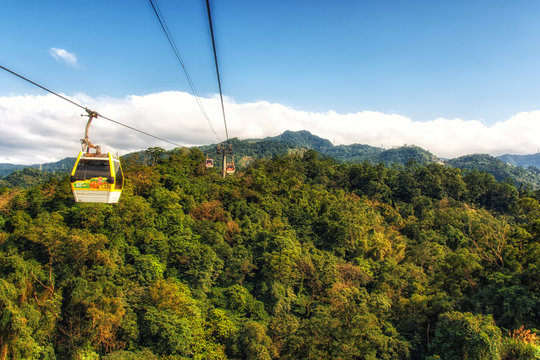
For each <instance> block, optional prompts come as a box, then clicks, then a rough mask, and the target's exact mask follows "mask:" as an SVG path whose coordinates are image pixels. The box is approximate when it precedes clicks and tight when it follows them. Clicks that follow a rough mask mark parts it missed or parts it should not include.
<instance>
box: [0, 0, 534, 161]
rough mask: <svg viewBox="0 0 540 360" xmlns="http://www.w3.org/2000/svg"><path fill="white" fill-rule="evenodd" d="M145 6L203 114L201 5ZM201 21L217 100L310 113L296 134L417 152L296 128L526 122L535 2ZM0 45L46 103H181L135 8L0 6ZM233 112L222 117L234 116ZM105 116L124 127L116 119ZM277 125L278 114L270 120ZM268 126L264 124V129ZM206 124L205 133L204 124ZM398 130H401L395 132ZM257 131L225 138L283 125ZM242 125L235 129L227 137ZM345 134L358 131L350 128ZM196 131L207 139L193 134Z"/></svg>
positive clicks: (238, 4) (173, 72) (315, 5)
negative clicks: (164, 97) (160, 99)
mask: <svg viewBox="0 0 540 360" xmlns="http://www.w3.org/2000/svg"><path fill="white" fill-rule="evenodd" d="M158 3H159V6H160V7H161V10H162V12H163V14H164V16H165V19H166V21H167V23H168V25H169V28H170V31H171V33H172V35H173V37H174V39H175V41H176V44H177V46H178V49H179V51H180V53H181V55H182V57H183V59H184V61H185V64H186V66H187V68H188V71H189V72H190V75H191V77H192V79H193V81H194V83H195V86H196V88H197V90H198V93H199V94H200V95H201V96H202V97H205V98H208V101H209V102H212V99H213V96H214V95H215V93H216V92H217V85H216V79H215V73H214V68H213V63H212V54H211V43H210V36H209V30H208V24H207V20H206V13H205V8H204V1H203V0H184V1H173V0H159V2H158ZM212 9H213V16H214V27H215V32H216V41H217V47H218V55H219V59H220V67H221V72H222V83H223V90H224V93H225V95H226V96H228V97H229V101H230V102H231V104H236V105H237V106H239V105H242V104H257V103H258V104H259V105H260V104H266V103H269V104H273V105H276V106H278V105H279V106H283V109H282V110H276V109H274V110H273V111H271V113H272V114H274V115H275V114H279V113H280V111H281V112H283V111H291V112H292V113H295V112H305V113H307V114H312V115H313V116H307V115H306V116H304V115H302V116H300V118H302V119H301V120H299V117H298V116H296V117H295V119H296V122H295V121H293V120H290V121H292V122H290V123H291V124H292V125H291V127H292V128H293V129H300V128H302V127H305V128H307V129H308V130H311V131H314V132H315V133H318V135H320V136H323V137H326V138H329V139H331V140H332V139H333V138H336V137H337V138H338V142H339V140H341V142H343V143H351V142H364V143H371V144H373V145H375V144H379V145H380V144H383V145H385V146H396V145H399V144H400V143H402V142H411V141H417V142H418V144H419V145H421V146H427V147H428V149H430V148H429V147H430V146H429V143H428V142H426V143H424V142H422V140H421V139H420V140H418V139H416V138H414V137H413V138H411V137H410V136H398V135H396V136H395V138H390V139H385V138H384V134H378V135H377V136H372V137H371V138H367V137H365V136H364V137H362V136H358V137H357V138H347V137H345V136H342V133H343V131H341V132H340V131H338V130H339V129H338V130H336V131H337V132H336V133H333V131H332V130H328V128H325V129H326V130H323V128H317V127H313V126H310V124H311V118H313V117H314V118H317V116H319V115H321V114H328V113H334V112H335V113H336V114H338V115H340V116H342V118H346V117H347V115H348V114H358V113H364V114H368V113H373V114H375V113H376V114H382V115H381V116H378V117H375V118H373V119H374V120H372V121H385V120H384V119H387V118H389V117H392V116H394V117H395V116H398V117H402V118H404V119H407V120H410V122H411V124H413V125H414V126H417V127H420V128H425V126H424V125H425V124H429V123H430V122H431V123H433V122H436V121H437V120H438V119H446V120H448V121H451V120H454V121H455V120H460V121H462V122H464V123H466V125H467V126H472V127H473V128H476V127H477V125H478V123H479V124H480V125H481V126H484V127H485V128H486V129H488V130H489V129H492V128H493V127H496V126H497V125H498V124H501V123H505V122H507V121H509V119H512V118H513V117H515V116H516V115H517V114H523V113H527V114H529V115H530V116H529V117H528V119H529V120H528V122H531V123H535V122H536V120H537V119H538V118H537V116H538V114H537V113H535V111H538V110H540V105H539V100H540V86H539V85H538V84H540V46H538V45H539V44H538V42H539V39H540V2H539V1H532V0H523V1H518V2H509V1H498V0H495V1H427V0H424V1H420V0H418V1H405V0H401V1H397V0H394V1H390V0H389V1H381V0H373V1H339V0H337V1H317V0H311V1H307V0H288V1H286V0H273V1H270V0H260V1H253V0H251V1H243V0H237V1H224V0H213V1H212ZM0 44H1V45H2V51H1V53H0V64H1V65H3V66H5V67H8V68H10V69H12V70H15V71H17V72H19V73H21V74H23V75H25V76H28V77H29V78H31V79H33V80H34V81H37V82H39V83H41V84H43V85H45V86H47V87H49V88H51V89H53V90H55V91H58V92H62V93H64V94H67V95H69V96H74V97H77V96H79V97H78V99H80V101H81V102H83V101H84V100H86V101H88V102H90V103H92V104H93V103H95V104H96V105H97V104H99V105H101V106H112V105H111V104H113V103H115V102H116V103H118V102H122V101H124V100H125V99H126V97H129V96H133V95H136V96H141V97H144V96H147V95H152V94H159V93H162V92H168V91H177V92H189V87H188V84H187V81H186V79H185V76H184V74H183V72H182V71H181V69H180V66H179V64H178V62H177V60H176V58H175V57H174V55H173V52H172V50H171V48H170V47H169V44H168V42H167V40H166V38H165V36H164V34H163V33H162V31H161V28H160V26H159V24H158V22H157V20H156V18H155V16H154V14H153V12H152V9H151V6H150V4H149V2H148V1H143V0H138V1H136V0H130V1H126V0H123V1H122V0H119V1H110V0H109V1H101V0H97V1H37V0H28V1H9V2H4V4H3V8H2V12H1V13H0ZM60 51H64V52H63V53H62V52H60ZM62 54H64V55H65V54H67V55H69V54H71V55H72V56H73V57H76V62H75V61H74V58H73V57H72V58H71V63H70V62H69V61H66V59H68V60H69V58H68V57H66V56H64V57H62V56H61V55H62ZM29 95H39V96H41V95H44V93H43V91H41V90H39V89H38V88H34V87H32V86H31V85H29V84H27V83H25V82H23V81H21V80H20V79H17V78H15V77H13V76H12V75H10V74H8V73H6V72H3V71H2V72H0V97H3V98H4V100H6V98H13V97H14V96H29ZM81 96H82V97H81ZM104 99H109V101H106V100H104ZM27 100H28V101H32V99H31V98H28V99H27ZM34 100H35V99H34ZM6 101H7V100H6ZM131 104H132V102H131ZM160 104H161V103H160ZM132 105H133V104H132ZM160 106H161V107H163V106H165V105H163V104H161V105H160ZM166 106H171V109H174V108H175V107H177V106H181V105H180V103H177V102H176V101H173V102H172V103H170V104H168V105H166ZM186 106H187V105H186ZM209 106H211V105H209ZM247 107H248V108H249V106H247ZM259 108H264V106H259ZM9 110H10V109H9V108H8V107H7V105H4V111H3V112H1V113H0V121H2V120H4V121H15V120H14V119H15V117H16V115H13V114H14V113H15V112H13V111H9ZM45 110H46V109H44V110H43V111H45ZM97 110H98V111H101V110H100V109H97ZM237 110H238V111H237V113H234V112H233V114H240V113H242V110H241V109H237ZM244 110H245V108H244ZM51 111H52V110H51ZM111 111H113V110H111ZM171 111H174V110H171ZM233 111H234V110H233ZM261 111H264V110H261ZM75 112H78V109H75ZM101 112H103V111H101ZM113 112H115V111H113ZM210 112H212V111H211V110H210ZM116 114H117V117H121V119H120V120H121V121H124V122H127V123H129V121H130V120H129V119H128V118H122V113H121V112H115V115H116ZM133 114H135V116H136V114H137V112H133ZM296 115H298V113H296ZM11 116H13V118H11ZM193 116H194V117H193V118H189V119H186V121H187V122H192V121H195V122H201V123H202V124H203V125H204V123H205V120H204V119H203V120H201V116H200V114H199V115H198V118H197V117H196V115H195V114H193ZM251 116H253V114H251ZM267 116H268V113H265V114H262V115H260V117H263V118H264V117H267ZM275 116H278V115H275ZM288 116H292V115H291V114H289V113H288V115H287V116H284V117H285V118H287V117H288ZM239 117H240V115H239ZM2 118H3V119H2ZM58 119H60V117H59V118H57V121H60V120H58ZM290 119H292V117H291V118H290ZM53 120H54V119H53ZM17 121H18V120H17ZM51 121H52V120H51ZM148 121H152V120H150V119H149V120H148ZM164 121H165V120H164ZM167 121H168V120H167ZM170 121H171V124H175V123H174V121H173V120H170ZM178 121H181V120H178ZM239 121H240V120H239ZM244 121H250V120H248V119H245V120H244ZM268 121H270V122H272V118H271V117H269V118H268ZM313 121H314V123H316V121H317V120H313ZM318 121H319V122H322V123H323V122H324V121H325V120H324V119H320V120H318ZM327 121H332V120H327ZM343 121H344V120H343ZM347 121H349V120H347ZM347 121H345V122H342V123H335V126H336V127H347V126H350V127H353V128H354V126H355V124H356V123H355V122H354V120H352V121H353V122H352V123H351V122H350V121H349V122H347ZM361 121H364V120H358V122H361ZM365 121H367V120H365ZM521 121H524V120H521ZM213 122H214V126H215V127H216V128H219V125H220V124H221V119H220V118H219V116H218V115H216V116H215V117H214V118H213ZM240 122H241V121H240ZM23 123H24V122H21V124H23ZM25 124H27V125H30V124H31V122H30V121H27V122H26V123H25ZM301 124H303V125H305V126H301ZM351 124H353V125H351ZM389 124H394V123H392V122H391V121H390V122H388V124H387V125H385V126H382V128H381V129H379V131H384V129H385V128H386V127H388V126H390V125H389ZM400 124H401V125H400V126H405V127H406V126H408V125H407V124H409V123H408V122H407V121H405V122H402V123H400ZM457 124H458V123H456V122H454V123H449V124H447V126H457ZM527 124H528V123H527ZM143 125H144V123H143ZM255 125H256V124H254V125H253V126H255ZM258 125H259V127H260V128H261V129H265V130H264V131H263V130H261V131H259V132H257V131H254V132H252V133H242V132H239V133H238V134H235V133H234V132H232V133H231V136H239V137H247V136H251V135H253V134H255V135H262V136H269V135H275V132H279V131H281V130H285V129H286V127H287V123H285V124H283V126H282V127H281V128H279V129H278V128H272V127H269V126H268V124H258ZM394 125H395V124H394ZM409 125H410V124H409ZM21 126H22V125H21ZM76 126H78V125H76ZM76 126H74V127H76ZM180 126H182V127H186V126H188V127H189V125H185V124H181V125H180ZM206 126H207V125H206ZM414 126H412V127H414ZM531 126H533V125H531ZM244 127H245V126H242V125H241V124H238V128H239V129H241V128H244ZM409 127H411V126H409ZM514 127H515V126H514ZM443 128H444V127H443ZM430 129H431V130H429V131H439V130H440V129H441V128H440V127H437V126H435V127H432V128H430ZM467 129H469V130H470V128H469V127H464V128H463V131H469V130H467ZM143 130H146V131H149V132H152V131H153V129H152V128H150V129H148V128H143ZM158 130H159V129H156V131H158ZM356 130H357V131H358V133H360V132H365V128H364V127H359V128H358V129H355V131H356ZM111 131H112V130H111ZM205 131H206V132H208V131H209V130H208V128H206V129H203V128H201V129H200V132H205ZM425 131H426V133H425V135H423V138H425V139H428V138H429V137H430V135H433V137H437V135H436V134H430V133H429V132H428V129H427V128H426V130H425ZM443 131H444V130H443ZM272 132H274V133H272ZM458 133H459V131H458ZM51 135H52V134H51ZM514 136H519V134H514ZM381 138H383V139H382V140H381ZM423 138H422V139H423ZM76 140H77V139H76ZM174 140H175V141H176V139H174ZM443 140H444V139H443ZM450 140H451V139H449V141H450ZM487 140H489V139H487ZM77 141H78V140H77ZM178 141H182V142H183V143H186V144H196V143H200V142H205V141H207V142H212V138H207V137H206V138H205V137H204V136H193V137H192V138H188V137H183V138H181V137H180V138H178ZM426 141H427V140H426ZM493 141H500V139H496V138H493ZM213 142H215V139H214V140H213ZM153 145H155V144H150V145H149V146H153ZM538 145H539V144H532V143H531V144H528V147H527V148H517V147H516V146H515V145H513V144H508V145H507V146H505V147H503V148H500V149H491V148H485V150H486V151H487V152H491V153H496V152H505V151H509V152H512V151H514V152H533V149H534V151H536V148H537V146H538ZM140 146H143V147H145V144H143V143H141V144H140ZM117 147H118V146H117ZM135 147H136V146H135ZM462 147H463V146H462ZM120 148H121V149H122V150H125V151H127V150H128V149H127V148H125V147H121V146H120ZM430 150H432V151H435V152H436V153H437V152H438V154H440V155H441V156H443V155H446V156H448V155H452V154H454V153H456V155H459V154H458V153H459V152H456V151H454V152H451V151H449V152H447V153H445V152H444V151H442V150H437V149H434V150H433V149H430ZM467 150H468V149H467ZM470 150H471V151H482V150H484V148H480V149H475V148H471V149H470ZM7 151H8V150H7V149H5V148H2V139H1V138H0V162H1V161H2V153H3V154H4V157H3V158H4V159H5V160H9V159H11V160H17V159H20V160H21V161H31V160H22V157H21V156H20V155H15V154H13V155H9V156H8V155H6V153H7Z"/></svg>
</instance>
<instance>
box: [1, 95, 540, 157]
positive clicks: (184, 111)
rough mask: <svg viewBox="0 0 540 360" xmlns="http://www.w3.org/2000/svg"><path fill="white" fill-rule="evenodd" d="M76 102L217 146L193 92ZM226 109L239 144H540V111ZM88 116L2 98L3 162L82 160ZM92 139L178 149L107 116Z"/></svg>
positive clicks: (444, 148) (120, 146) (492, 147)
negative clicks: (315, 139)
mask: <svg viewBox="0 0 540 360" xmlns="http://www.w3.org/2000/svg"><path fill="white" fill-rule="evenodd" d="M72 98H73V99H75V100H76V101H78V102H80V103H81V104H82V105H83V106H86V107H89V108H91V109H93V110H96V111H98V112H99V113H101V114H103V115H104V116H107V117H109V118H112V119H114V120H116V121H119V122H122V123H124V124H126V125H129V126H132V127H135V128H137V129H140V130H143V131H146V132H148V133H151V134H153V135H156V136H159V137H162V138H165V139H167V140H170V141H172V142H175V143H178V144H181V145H185V146H192V145H201V144H211V143H216V142H218V139H217V138H216V136H215V135H214V133H213V132H212V131H211V129H210V126H209V124H208V121H207V120H206V119H205V118H204V117H203V115H202V113H201V111H200V109H199V108H198V106H197V104H196V102H195V99H194V98H193V96H191V95H190V94H188V93H184V92H176V91H174V92H173V91H171V92H162V93H155V94H149V95H144V96H126V97H124V98H109V97H98V98H93V97H89V96H87V95H85V94H76V95H75V96H73V97H72ZM201 101H202V103H203V104H204V107H205V109H206V112H207V113H208V115H209V117H210V119H211V121H212V124H213V127H214V128H215V130H216V132H217V134H218V136H219V140H224V138H225V130H224V128H223V120H222V118H221V108H220V104H219V99H218V98H217V97H213V98H201ZM225 109H226V112H227V124H228V128H229V136H230V137H238V138H240V139H246V138H263V137H267V136H275V135H278V134H280V133H282V132H283V131H285V130H293V131H296V130H308V131H310V132H312V133H313V134H315V135H318V136H320V137H323V138H326V139H329V140H330V141H332V142H335V144H336V145H338V144H353V143H361V144H369V145H373V146H382V147H385V148H389V147H394V146H401V145H404V144H409V145H418V146H421V147H423V148H425V149H427V150H429V151H431V152H433V153H434V154H435V155H437V156H440V157H448V158H451V157H457V156H461V155H465V154H471V153H488V154H492V155H501V154H504V153H512V154H530V153H535V152H537V150H538V147H539V146H540V140H539V139H538V136H537V134H539V133H540V110H538V111H530V112H522V113H518V114H515V115H514V116H512V117H510V118H509V119H507V120H505V121H502V122H499V123H496V124H495V125H492V126H486V125H484V124H483V123H482V122H481V121H478V120H462V119H444V118H438V119H434V120H432V121H427V122H419V121H414V120H412V119H410V118H408V117H405V116H402V115H398V114H385V113H381V112H375V111H361V112H356V113H348V114H340V113H336V112H334V111H328V112H324V113H317V112H309V111H301V110H295V109H292V108H290V107H286V106H283V105H281V104H276V103H269V102H266V101H257V102H251V103H244V104H239V103H236V102H234V100H233V99H229V98H228V99H226V104H225ZM81 114H82V111H81V110H80V109H78V108H76V107H75V106H73V105H72V104H69V103H68V102H65V101H62V100H61V99H58V98H57V97H55V96H53V95H43V96H30V95H23V96H5V97H0V126H1V128H2V129H3V130H2V131H1V132H0V163H5V162H9V163H23V164H32V163H41V162H49V161H56V160H59V159H62V158H64V157H66V156H75V155H76V154H77V153H78V151H80V139H81V138H82V137H83V136H84V127H85V124H86V121H87V118H86V117H81V116H80V115H81ZM89 135H90V141H92V142H93V143H94V144H99V145H102V149H103V150H104V151H109V152H118V153H119V154H120V155H122V154H126V153H128V152H131V151H136V150H141V149H146V148H149V147H153V146H160V147H163V148H165V149H171V148H172V147H174V146H173V145H170V144H168V143H165V142H162V141H159V140H156V139H154V138H151V137H148V136H146V135H143V134H140V133H138V132H135V131H132V130H129V129H127V128H125V127H122V126H119V125H117V124H114V123H111V122H109V121H107V120H105V119H102V118H98V119H97V120H94V121H93V122H92V126H91V128H90V134H89Z"/></svg>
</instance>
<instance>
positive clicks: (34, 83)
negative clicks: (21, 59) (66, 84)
mask: <svg viewBox="0 0 540 360" xmlns="http://www.w3.org/2000/svg"><path fill="white" fill-rule="evenodd" d="M0 68H2V69H4V70H6V71H7V72H9V73H11V74H13V75H15V76H18V77H19V78H21V79H23V80H26V81H28V82H29V83H30V84H33V85H35V86H37V87H39V88H41V89H43V90H45V91H47V92H49V93H51V94H53V95H56V96H58V97H59V98H61V99H63V100H66V101H69V102H70V103H72V104H73V105H75V106H78V107H80V108H81V109H83V110H85V111H87V112H92V113H95V114H96V115H97V116H99V117H101V118H103V119H105V120H108V121H110V122H113V123H115V124H118V125H121V126H123V127H126V128H128V129H131V130H133V131H137V132H139V133H141V134H144V135H147V136H150V137H153V138H154V139H158V140H161V141H164V142H167V143H169V144H172V145H176V146H183V145H180V144H177V143H175V142H172V141H169V140H166V139H163V138H161V137H159V136H156V135H152V134H150V133H147V132H146V131H142V130H139V129H137V128H134V127H133V126H129V125H126V124H123V123H121V122H119V121H116V120H113V119H111V118H109V117H106V116H103V115H101V114H99V113H97V112H95V111H92V110H90V109H88V108H86V107H84V106H82V105H81V104H77V103H76V102H74V101H73V100H70V99H68V98H67V97H65V96H62V95H60V94H58V93H56V92H54V91H52V90H50V89H47V88H46V87H44V86H42V85H39V84H38V83H36V82H34V81H32V80H30V79H28V78H25V77H24V76H22V75H20V74H17V73H16V72H14V71H12V70H9V69H8V68H6V67H4V66H2V65H0Z"/></svg>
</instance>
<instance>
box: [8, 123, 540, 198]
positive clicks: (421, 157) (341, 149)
mask: <svg viewBox="0 0 540 360" xmlns="http://www.w3.org/2000/svg"><path fill="white" fill-rule="evenodd" d="M228 142H229V143H230V144H231V145H232V147H233V149H234V154H235V155H234V156H235V163H236V164H237V166H238V167H239V168H242V167H244V166H246V165H248V164H250V163H251V162H253V161H255V160H257V159H261V158H268V157H273V156H277V155H284V154H292V153H302V152H305V151H307V150H315V151H317V152H318V153H320V154H321V155H323V156H327V157H331V158H334V159H335V160H337V161H338V162H347V163H358V162H363V161H369V162H372V163H384V164H386V165H389V166H390V165H396V164H397V165H406V164H407V163H408V162H411V161H414V162H416V163H418V164H422V165H423V164H428V163H439V164H446V165H448V166H452V167H457V168H461V169H465V170H471V169H477V170H479V171H485V172H487V173H490V174H492V175H493V176H494V177H495V179H496V180H498V181H512V182H514V183H515V184H526V183H527V184H531V185H532V186H533V187H535V188H536V187H540V153H537V154H530V155H510V154H505V155H501V156H498V157H493V156H491V155H488V154H473V155H466V156H462V157H459V158H455V159H447V160H442V159H440V158H438V157H437V156H435V155H434V154H432V153H431V152H429V151H427V150H425V149H423V148H421V147H418V146H414V145H404V146H401V147H395V148H391V149H384V148H380V147H375V146H370V145H364V144H352V145H337V146H335V145H333V144H332V143H331V142H330V141H329V140H327V139H324V138H321V137H319V136H316V135H314V134H311V133H310V132H309V131H305V130H302V131H285V132H284V133H282V134H281V135H278V136H273V137H266V138H263V139H247V140H239V139H237V138H233V139H230V140H229V141H228ZM198 148H199V149H200V150H201V151H202V152H203V153H205V154H206V155H207V156H208V157H211V158H214V160H215V165H216V167H219V166H220V164H221V160H220V159H219V156H218V154H217V152H216V145H215V144H212V145H205V146H199V147H198ZM127 156H130V155H129V154H128V155H127ZM74 162H75V158H65V159H62V160H60V161H57V162H54V163H46V164H34V165H30V166H26V165H14V164H0V179H1V180H0V186H1V185H7V186H9V185H11V186H16V185H15V184H20V183H25V181H26V180H24V179H26V178H28V177H29V176H30V177H31V176H32V173H33V172H29V171H26V172H25V173H22V172H21V170H22V169H24V168H33V169H41V170H42V171H43V172H46V173H67V172H68V171H69V170H71V168H72V167H73V164H74ZM36 174H37V173H36ZM23 175H24V176H25V178H24V179H22V180H21V177H23ZM41 177H43V176H41ZM2 178H3V179H2Z"/></svg>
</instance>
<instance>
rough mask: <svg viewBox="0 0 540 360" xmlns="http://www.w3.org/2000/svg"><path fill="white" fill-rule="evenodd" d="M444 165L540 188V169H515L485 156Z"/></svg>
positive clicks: (461, 158) (465, 157) (457, 159)
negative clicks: (483, 172) (485, 173)
mask: <svg viewBox="0 0 540 360" xmlns="http://www.w3.org/2000/svg"><path fill="white" fill-rule="evenodd" d="M446 164H448V165H450V166H453V167H458V168H460V169H464V170H478V171H485V172H487V173H489V174H491V175H493V176H494V177H495V179H496V180H497V181H510V182H512V183H514V184H517V185H521V184H530V185H533V186H534V187H536V188H538V187H540V168H537V167H534V166H533V167H529V168H526V169H525V168H523V167H516V166H513V165H511V164H508V163H506V162H504V161H503V160H500V159H498V158H495V157H493V156H490V155H487V154H474V155H466V156H462V157H459V158H456V159H451V160H447V161H446Z"/></svg>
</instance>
